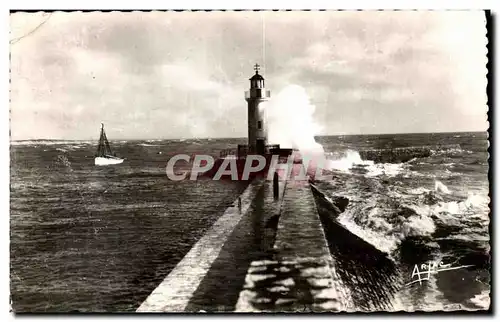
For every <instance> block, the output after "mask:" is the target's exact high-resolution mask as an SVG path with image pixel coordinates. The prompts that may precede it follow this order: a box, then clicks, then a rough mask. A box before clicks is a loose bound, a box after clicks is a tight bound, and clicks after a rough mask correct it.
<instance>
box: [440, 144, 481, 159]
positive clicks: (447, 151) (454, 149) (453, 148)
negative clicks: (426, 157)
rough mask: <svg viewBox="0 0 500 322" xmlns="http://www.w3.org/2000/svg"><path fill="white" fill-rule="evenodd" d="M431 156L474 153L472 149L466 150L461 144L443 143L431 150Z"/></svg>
mask: <svg viewBox="0 0 500 322" xmlns="http://www.w3.org/2000/svg"><path fill="white" fill-rule="evenodd" d="M430 152H431V156H437V155H452V156H453V155H461V154H464V153H466V154H472V153H474V152H473V151H470V150H464V149H462V147H461V146H460V144H449V145H441V146H437V147H434V148H432V149H431V150H430Z"/></svg>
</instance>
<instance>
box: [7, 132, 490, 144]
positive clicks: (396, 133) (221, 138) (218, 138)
mask: <svg viewBox="0 0 500 322" xmlns="http://www.w3.org/2000/svg"><path fill="white" fill-rule="evenodd" d="M484 132H486V133H489V132H488V130H480V131H451V132H450V131H437V132H399V133H398V132H391V133H365V134H322V135H315V136H314V137H315V138H317V137H331V136H370V135H401V134H446V133H484ZM206 139H217V140H224V139H233V140H234V139H247V137H190V138H183V137H179V138H158V137H157V138H122V139H108V140H109V141H124V140H130V141H141V140H206ZM9 141H10V142H20V141H99V139H98V138H88V139H61V138H50V139H49V138H29V139H16V140H13V139H11V138H9Z"/></svg>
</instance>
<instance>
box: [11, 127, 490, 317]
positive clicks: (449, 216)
mask: <svg viewBox="0 0 500 322" xmlns="http://www.w3.org/2000/svg"><path fill="white" fill-rule="evenodd" d="M316 141H317V142H318V143H320V144H321V145H322V146H323V149H324V154H325V158H326V159H327V162H326V163H325V164H326V165H325V167H327V168H328V169H329V170H330V171H331V172H332V173H333V174H334V176H333V177H332V178H331V179H329V180H323V181H320V182H317V183H316V184H317V186H318V188H319V189H321V191H323V192H324V193H325V194H326V195H328V196H330V197H332V198H336V197H343V198H346V199H348V200H349V203H348V204H347V206H346V208H345V210H344V212H342V213H341V214H340V215H339V216H338V218H337V220H338V222H339V223H340V224H341V225H342V226H343V227H345V228H346V229H348V230H349V231H350V232H351V233H352V234H355V235H357V236H358V237H360V238H361V239H363V240H364V241H365V242H366V243H369V244H370V245H373V246H374V247H376V248H377V249H378V250H380V251H381V252H384V253H386V254H387V256H388V258H390V260H391V261H393V262H394V263H395V265H396V266H398V267H400V270H401V271H403V273H404V274H406V272H407V280H408V283H409V285H408V287H406V288H405V289H404V290H402V291H401V292H400V294H399V295H398V303H399V304H398V305H399V307H400V309H402V310H406V311H418V310H423V311H429V310H430V311H432V310H442V309H446V308H447V307H450V306H453V307H454V308H455V309H472V310H477V309H487V308H488V307H489V304H490V289H491V288H490V269H491V259H490V255H489V254H490V231H489V222H490V212H489V201H490V199H489V181H488V169H489V166H488V153H487V149H488V137H487V133H486V132H473V133H464V132H459V133H426V134H391V135H389V134H387V135H349V136H347V135H346V136H323V137H317V138H316ZM244 143H246V140H245V139H185V140H184V139H180V140H124V141H110V144H111V146H112V148H113V152H116V154H117V155H118V156H121V157H124V158H125V159H126V160H125V162H124V163H123V164H120V165H117V166H110V167H96V166H94V164H93V161H94V154H95V152H96V148H97V142H96V141H55V140H35V141H13V142H12V143H11V153H10V156H11V175H10V179H11V183H10V191H11V213H10V257H11V259H10V284H11V300H12V308H13V310H14V311H16V312H129V311H135V310H136V309H137V308H138V307H139V305H140V304H141V303H142V302H143V301H144V300H145V299H146V297H147V296H148V295H149V294H150V293H151V292H152V291H153V290H154V288H155V287H156V286H157V285H158V284H159V283H160V282H161V281H162V280H163V279H164V278H165V277H166V276H167V275H168V273H169V272H170V271H171V270H172V269H173V268H174V267H175V265H176V264H177V263H178V262H179V261H180V260H181V259H182V258H183V256H184V255H185V254H186V253H187V252H188V251H189V250H190V248H191V247H192V246H193V245H194V244H195V243H196V241H197V240H198V239H199V238H200V237H201V236H203V234H204V233H205V232H206V231H207V230H208V229H209V228H210V227H211V225H212V224H213V223H214V222H215V221H216V220H217V219H218V218H219V217H220V216H221V215H222V214H223V212H224V210H225V209H226V208H227V207H228V206H229V205H230V204H231V203H232V202H234V200H235V199H236V198H237V196H238V195H239V194H240V193H241V192H243V190H244V189H245V188H246V186H247V183H246V182H242V181H231V180H223V181H214V180H210V179H207V178H200V179H199V180H196V181H191V180H185V181H171V180H170V179H169V178H168V177H167V175H166V165H167V161H168V160H169V158H170V157H172V156H173V155H176V154H180V153H182V154H188V155H195V154H209V155H212V156H214V157H217V156H218V155H219V153H220V152H221V151H223V150H225V149H229V148H234V147H235V146H236V145H237V144H244ZM422 146H424V147H427V148H429V149H430V151H431V153H430V155H429V156H426V157H416V158H413V159H411V160H409V161H407V162H404V163H384V162H381V163H375V162H373V161H369V160H363V159H362V158H361V156H360V153H359V151H362V150H370V149H392V148H412V147H422ZM183 167H185V168H186V169H187V168H188V167H189V165H188V164H185V165H183ZM181 170H182V169H181ZM426 263H440V264H442V265H444V266H443V267H460V266H468V265H471V266H473V267H472V268H471V267H466V268H460V269H457V270H453V273H450V274H448V273H446V272H440V273H437V274H432V277H431V278H429V280H426V281H420V282H418V283H411V282H412V281H414V280H415V276H413V277H412V274H413V273H414V269H415V266H416V265H418V268H419V270H423V269H422V266H421V265H422V264H426ZM354 265H355V263H354ZM446 265H448V266H446ZM450 272H451V271H450ZM422 283H424V284H425V286H424V287H417V285H419V286H422Z"/></svg>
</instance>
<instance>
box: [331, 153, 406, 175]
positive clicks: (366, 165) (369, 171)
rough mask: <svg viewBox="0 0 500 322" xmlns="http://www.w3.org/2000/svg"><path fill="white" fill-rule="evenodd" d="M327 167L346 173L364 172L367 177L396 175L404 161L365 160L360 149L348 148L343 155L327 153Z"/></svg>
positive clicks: (400, 170)
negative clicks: (380, 161)
mask: <svg viewBox="0 0 500 322" xmlns="http://www.w3.org/2000/svg"><path fill="white" fill-rule="evenodd" d="M325 156H326V161H325V169H326V170H330V171H331V170H336V171H341V172H345V173H357V174H363V175H365V176H367V177H377V176H382V175H385V176H389V177H392V176H396V175H398V174H400V173H401V172H402V170H403V169H404V165H403V164H402V163H396V164H393V163H375V162H374V161H370V160H363V159H362V158H361V155H360V154H359V152H358V151H354V150H347V151H345V152H344V153H343V155H342V156H340V158H339V155H338V154H334V153H325Z"/></svg>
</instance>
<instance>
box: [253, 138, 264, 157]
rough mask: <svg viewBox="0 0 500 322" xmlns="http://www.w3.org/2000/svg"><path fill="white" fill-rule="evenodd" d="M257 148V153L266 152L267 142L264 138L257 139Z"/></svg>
mask: <svg viewBox="0 0 500 322" xmlns="http://www.w3.org/2000/svg"><path fill="white" fill-rule="evenodd" d="M255 148H256V150H257V151H256V152H257V154H261V155H262V154H265V152H266V143H265V141H264V139H257V146H256V147H255Z"/></svg>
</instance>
